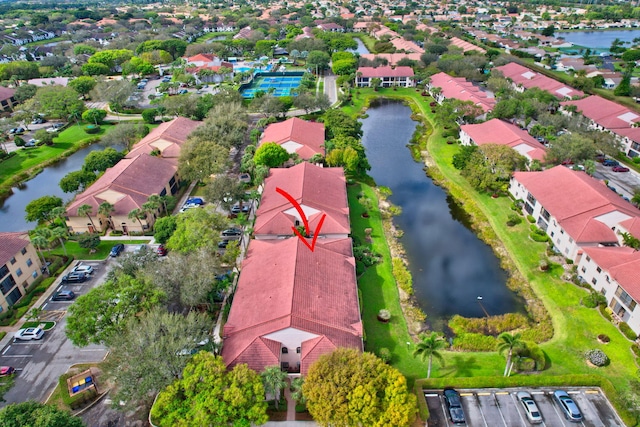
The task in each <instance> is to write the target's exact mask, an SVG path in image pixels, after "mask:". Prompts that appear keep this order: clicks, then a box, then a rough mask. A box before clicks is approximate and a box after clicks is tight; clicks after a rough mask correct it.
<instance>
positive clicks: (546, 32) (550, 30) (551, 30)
mask: <svg viewBox="0 0 640 427" xmlns="http://www.w3.org/2000/svg"><path fill="white" fill-rule="evenodd" d="M555 32H556V27H554V26H553V25H549V26H548V27H546V28H545V29H544V30H542V31H541V32H540V34H542V35H543V36H546V37H553V35H554V34H555Z"/></svg>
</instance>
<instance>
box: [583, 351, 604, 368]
mask: <svg viewBox="0 0 640 427" xmlns="http://www.w3.org/2000/svg"><path fill="white" fill-rule="evenodd" d="M584 356H585V357H586V358H587V360H588V361H589V362H591V363H592V364H593V365H595V366H606V365H608V364H609V357H607V355H606V354H604V351H602V350H599V349H597V348H596V349H593V350H587V352H586V353H585V354H584Z"/></svg>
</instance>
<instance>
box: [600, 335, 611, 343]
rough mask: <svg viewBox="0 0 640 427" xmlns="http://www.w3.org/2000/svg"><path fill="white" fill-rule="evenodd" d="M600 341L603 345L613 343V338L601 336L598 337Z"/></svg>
mask: <svg viewBox="0 0 640 427" xmlns="http://www.w3.org/2000/svg"><path fill="white" fill-rule="evenodd" d="M598 340H599V341H600V342H603V343H608V342H610V341H611V338H609V335H605V334H600V335H598Z"/></svg>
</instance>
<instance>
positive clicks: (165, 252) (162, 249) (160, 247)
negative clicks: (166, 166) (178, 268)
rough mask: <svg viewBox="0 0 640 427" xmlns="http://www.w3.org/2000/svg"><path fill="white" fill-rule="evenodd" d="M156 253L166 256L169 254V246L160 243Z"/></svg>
mask: <svg viewBox="0 0 640 427" xmlns="http://www.w3.org/2000/svg"><path fill="white" fill-rule="evenodd" d="M156 254H158V256H165V255H166V254H167V248H165V247H164V245H160V246H158V247H157V248H156Z"/></svg>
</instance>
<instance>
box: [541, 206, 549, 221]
mask: <svg viewBox="0 0 640 427" xmlns="http://www.w3.org/2000/svg"><path fill="white" fill-rule="evenodd" d="M550 217H551V215H549V212H548V211H547V210H546V209H545V208H542V218H544V219H546V220H547V221H549V218H550Z"/></svg>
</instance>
